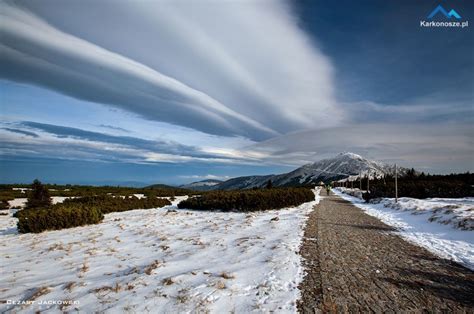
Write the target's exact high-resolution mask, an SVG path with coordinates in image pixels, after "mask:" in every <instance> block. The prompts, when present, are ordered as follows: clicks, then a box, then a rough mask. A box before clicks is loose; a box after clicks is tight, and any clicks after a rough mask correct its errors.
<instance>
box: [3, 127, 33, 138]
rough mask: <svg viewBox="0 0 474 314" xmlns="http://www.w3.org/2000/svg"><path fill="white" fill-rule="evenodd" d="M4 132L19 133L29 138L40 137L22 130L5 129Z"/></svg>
mask: <svg viewBox="0 0 474 314" xmlns="http://www.w3.org/2000/svg"><path fill="white" fill-rule="evenodd" d="M3 130H7V131H9V132H13V133H18V134H22V135H27V136H31V137H39V136H38V134H36V133H33V132H29V131H25V130H20V129H14V128H3Z"/></svg>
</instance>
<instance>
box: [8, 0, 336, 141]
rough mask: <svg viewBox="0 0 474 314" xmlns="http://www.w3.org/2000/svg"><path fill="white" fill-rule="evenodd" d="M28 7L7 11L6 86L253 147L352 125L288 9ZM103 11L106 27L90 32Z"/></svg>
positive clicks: (253, 5)
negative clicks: (44, 91) (49, 92)
mask: <svg viewBox="0 0 474 314" xmlns="http://www.w3.org/2000/svg"><path fill="white" fill-rule="evenodd" d="M26 6H27V8H24V7H22V6H17V5H13V4H10V3H3V4H2V22H1V23H2V24H1V29H2V34H1V35H2V45H1V48H0V49H1V64H2V74H1V75H2V76H3V77H4V78H6V79H10V80H18V81H24V82H28V83H32V84H37V85H40V86H43V87H46V88H50V89H53V90H56V91H58V92H61V93H64V94H67V95H70V96H73V97H76V98H79V99H83V100H87V101H93V102H97V103H103V104H107V105H110V106H115V107H119V108H122V109H125V110H129V111H132V112H135V113H138V114H140V115H142V116H143V117H145V118H146V119H152V120H156V121H164V122H168V123H171V124H176V125H182V126H185V127H189V128H193V129H196V130H200V131H203V132H206V133H210V134H215V135H220V136H242V137H246V138H250V139H253V140H262V139H266V138H270V137H273V136H276V135H279V134H284V133H287V132H290V131H295V130H299V129H304V128H307V127H309V126H312V127H314V126H317V127H323V126H330V125H334V124H336V123H338V121H339V120H340V119H341V115H342V111H340V110H339V109H338V107H337V104H336V101H335V99H334V96H333V94H334V87H333V83H332V66H331V64H330V62H329V60H328V59H327V58H326V57H325V56H324V55H323V54H322V53H321V52H320V51H319V50H318V49H316V48H315V46H314V44H313V43H311V42H310V41H309V39H308V38H307V37H306V35H305V34H304V33H303V32H302V31H301V30H300V29H299V28H298V26H297V24H296V23H295V18H294V17H293V15H292V13H291V10H290V9H289V7H288V6H287V5H285V4H284V3H281V2H266V3H265V5H264V4H263V3H259V2H242V3H222V2H205V3H199V4H197V3H195V4H193V3H182V2H179V1H178V2H176V3H174V2H173V3H171V2H169V3H157V2H119V3H117V2H109V1H103V2H97V3H95V4H94V5H93V6H85V5H82V6H78V7H77V10H69V13H67V12H65V11H64V8H65V7H68V6H70V2H69V3H64V2H59V1H45V2H43V3H41V5H38V3H35V2H26ZM73 6H74V5H73ZM48 7H50V8H51V7H54V10H47V8H48ZM97 11H99V12H104V16H102V17H101V19H100V20H97V22H95V21H94V20H90V19H87V20H88V21H89V23H87V24H84V23H83V22H82V21H84V19H85V18H86V17H87V16H89V15H90V14H91V13H93V12H97ZM124 12H126V13H127V23H126V25H124V23H123V18H122V14H123V13H124ZM62 13H64V14H65V15H64V14H62ZM78 19H79V20H80V21H81V23H79V24H76V23H75V22H74V21H77V20H78ZM58 21H60V24H62V27H61V28H60V27H59V26H58V27H56V26H54V25H53V24H54V23H55V22H56V24H57V25H59V24H58ZM65 24H66V25H65ZM216 25H219V27H216ZM125 28H126V29H125ZM63 29H64V30H63ZM66 29H67V30H66ZM104 30H106V31H107V34H106V36H100V37H97V36H98V35H101V34H102V31H104ZM79 35H81V36H79ZM282 38H284V42H283V41H282ZM88 39H90V40H88ZM124 41H126V42H127V45H126V46H129V47H133V53H132V51H131V50H127V49H125V50H124Z"/></svg>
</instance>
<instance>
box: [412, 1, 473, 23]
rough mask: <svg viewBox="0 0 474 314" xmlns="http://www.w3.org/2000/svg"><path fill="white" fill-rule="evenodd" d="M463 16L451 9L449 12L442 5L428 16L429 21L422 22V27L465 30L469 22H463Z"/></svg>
mask: <svg viewBox="0 0 474 314" xmlns="http://www.w3.org/2000/svg"><path fill="white" fill-rule="evenodd" d="M462 19H463V18H462V17H461V15H460V14H459V13H458V12H456V10H454V9H451V10H450V11H449V12H448V11H446V9H445V8H443V6H442V5H441V4H439V5H438V6H437V7H436V8H435V9H434V10H433V11H431V13H430V14H429V15H428V17H427V20H428V21H424V20H421V21H420V27H423V28H434V27H442V28H465V27H468V26H469V21H468V20H463V21H462Z"/></svg>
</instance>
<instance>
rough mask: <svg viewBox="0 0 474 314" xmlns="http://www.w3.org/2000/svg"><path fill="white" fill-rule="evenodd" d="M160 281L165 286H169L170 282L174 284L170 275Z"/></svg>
mask: <svg viewBox="0 0 474 314" xmlns="http://www.w3.org/2000/svg"><path fill="white" fill-rule="evenodd" d="M162 282H163V284H164V285H165V286H171V285H172V284H174V281H173V279H172V278H171V277H170V278H165V279H163V281H162Z"/></svg>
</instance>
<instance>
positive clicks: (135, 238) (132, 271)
mask: <svg viewBox="0 0 474 314" xmlns="http://www.w3.org/2000/svg"><path fill="white" fill-rule="evenodd" d="M185 198H186V197H177V198H176V200H174V201H173V204H172V205H170V206H166V207H163V208H158V209H147V210H139V209H138V210H132V211H127V212H120V213H111V214H107V215H106V216H105V219H104V221H103V222H102V223H100V224H97V225H91V226H84V227H78V228H72V229H67V230H58V231H49V232H44V233H40V234H21V235H20V234H17V232H16V219H15V218H13V217H11V215H10V216H4V217H0V256H1V261H0V291H1V292H2V297H3V299H4V300H15V301H21V300H27V299H30V298H31V297H32V295H34V296H35V297H36V300H35V301H45V300H74V301H78V302H79V305H71V306H69V307H65V308H63V309H62V310H64V311H68V310H73V309H74V307H77V308H78V309H80V311H81V312H86V313H87V312H95V311H99V312H101V311H110V312H124V311H130V312H138V313H140V312H150V311H151V312H169V313H174V312H207V311H210V312H215V313H222V312H232V311H234V312H240V313H247V312H251V311H258V312H272V311H276V312H279V313H294V312H295V311H296V300H297V299H298V297H299V290H298V288H297V287H298V284H299V283H300V282H301V280H302V279H303V267H302V264H301V257H300V256H299V254H298V251H299V246H300V244H301V240H302V237H303V231H304V225H305V221H306V219H307V218H308V214H309V213H310V212H311V211H312V209H313V207H314V206H315V205H316V204H317V203H318V202H319V190H315V200H314V201H312V202H308V203H305V204H302V205H300V206H298V207H293V208H286V209H282V210H271V211H265V212H254V213H232V212H230V213H229V212H208V211H192V210H180V209H177V207H176V205H177V203H178V202H179V201H181V200H183V199H185ZM275 217H278V219H274V218H275ZM37 292H41V293H37ZM38 294H39V296H38ZM11 308H12V305H8V304H0V312H3V311H6V310H9V309H11ZM14 310H15V312H20V313H21V312H24V313H27V312H28V313H29V312H32V311H35V310H39V305H37V304H33V305H25V306H16V307H15V308H14ZM41 310H42V312H46V313H47V312H58V307H57V306H56V305H43V307H42V308H41Z"/></svg>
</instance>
